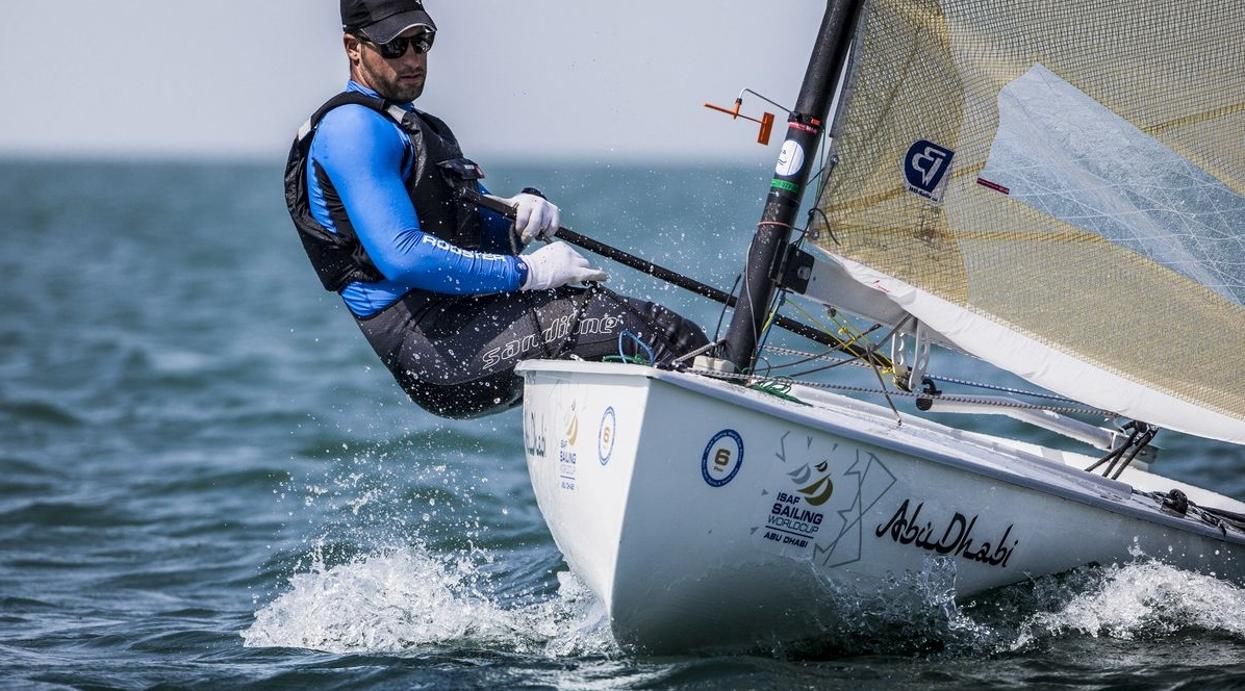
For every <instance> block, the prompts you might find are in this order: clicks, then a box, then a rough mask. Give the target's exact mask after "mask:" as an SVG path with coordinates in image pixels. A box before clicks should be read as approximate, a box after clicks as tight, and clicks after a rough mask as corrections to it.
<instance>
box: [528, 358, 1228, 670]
mask: <svg viewBox="0 0 1245 691" xmlns="http://www.w3.org/2000/svg"><path fill="white" fill-rule="evenodd" d="M521 372H522V374H523V376H524V377H525V382H526V384H525V394H524V396H525V398H524V436H525V446H526V448H527V459H528V467H529V471H530V474H531V480H532V485H533V487H534V488H535V492H536V497H537V500H538V502H539V505H540V509H541V512H542V513H543V515H544V517H545V520H546V522H547V523H548V525H549V528H550V531H551V532H552V534H553V537H554V539H555V541H556V542H557V544H558V547H559V549H561V551H562V553H563V555H564V556H565V558H566V560H567V562H568V563H569V565H570V566H571V568H572V570H573V571H574V572H575V573H576V574H577V575H578V576H579V577H580V578H581V579H582V580H583V581H584V582H585V583H586V584H587V585H588V586H589V587H590V588H591V589H592V590H593V592H594V593H595V594H596V595H597V596H598V597H599V598H600V599H601V601H602V602H603V603H604V605H605V607H606V608H607V609H608V612H609V616H610V622H611V626H612V628H613V631H614V634H615V636H616V638H618V640H619V641H620V642H622V643H624V644H630V645H634V646H638V647H641V648H645V649H647V650H650V651H654V652H657V651H666V650H682V649H689V648H699V647H719V646H731V645H736V644H739V643H745V644H746V643H755V642H757V641H759V640H793V639H802V638H810V637H817V636H818V635H819V634H820V633H822V632H824V631H826V630H827V629H828V628H832V627H834V626H835V625H836V623H837V621H838V619H839V618H840V617H844V616H848V615H850V614H853V612H849V611H846V610H845V609H844V608H845V607H846V606H847V605H846V603H849V602H860V601H861V600H860V598H865V600H864V601H865V602H868V601H869V598H871V597H877V596H882V597H885V598H888V599H892V600H893V599H895V598H904V597H907V596H913V597H917V595H916V594H915V592H914V591H913V588H912V586H911V584H912V583H915V582H916V581H918V580H920V579H921V578H922V574H924V577H926V578H927V577H928V575H929V574H930V573H931V571H936V572H938V573H940V574H943V575H948V576H950V577H951V578H952V579H953V583H954V589H955V594H956V596H957V597H965V596H969V595H972V594H975V593H979V592H981V591H985V590H989V589H991V588H996V587H999V586H1002V585H1006V584H1009V583H1014V582H1017V581H1020V580H1023V579H1026V578H1028V577H1032V576H1039V575H1044V574H1051V573H1058V572H1062V571H1066V570H1068V569H1072V568H1075V567H1077V566H1081V565H1085V564H1090V563H1100V564H1106V563H1115V562H1126V561H1129V560H1133V559H1137V558H1155V559H1159V560H1162V561H1164V562H1168V563H1171V564H1174V565H1176V566H1179V567H1181V568H1185V569H1190V570H1197V571H1203V572H1211V573H1215V574H1217V575H1219V576H1221V577H1226V578H1229V579H1232V580H1236V581H1242V580H1245V558H1243V555H1245V536H1242V535H1241V534H1239V533H1236V532H1234V531H1231V530H1229V531H1227V532H1226V533H1225V532H1224V531H1221V530H1220V529H1218V528H1215V527H1212V526H1210V525H1208V524H1206V523H1204V522H1203V521H1201V520H1199V519H1196V518H1193V517H1186V516H1181V515H1177V514H1175V513H1173V512H1170V511H1163V510H1160V508H1159V502H1158V501H1156V500H1154V499H1152V498H1150V497H1147V496H1143V495H1140V494H1137V493H1134V491H1133V489H1134V488H1136V489H1138V490H1159V491H1163V492H1166V491H1167V490H1168V489H1170V488H1173V487H1178V488H1180V489H1182V490H1184V491H1185V492H1186V493H1188V495H1189V497H1190V498H1191V499H1193V500H1194V501H1196V502H1202V503H1206V504H1209V505H1213V506H1215V507H1217V508H1223V509H1228V510H1233V511H1245V505H1241V504H1240V503H1239V502H1235V501H1233V500H1230V499H1227V498H1224V497H1219V496H1218V495H1213V494H1212V493H1209V492H1206V491H1205V490H1198V489H1197V488H1192V487H1189V486H1187V485H1182V484H1180V483H1177V482H1174V481H1171V480H1167V479H1164V478H1159V477H1157V476H1154V475H1151V474H1149V473H1145V472H1141V471H1136V470H1131V469H1130V470H1129V471H1128V473H1126V474H1125V476H1124V477H1123V478H1122V480H1126V481H1128V484H1126V483H1125V482H1114V481H1110V480H1106V479H1104V478H1102V477H1099V476H1096V475H1090V474H1087V473H1085V472H1083V471H1082V470H1079V469H1078V468H1076V467H1073V466H1072V465H1070V464H1072V463H1078V464H1080V465H1082V466H1083V465H1085V464H1086V463H1084V462H1083V461H1086V460H1087V459H1085V458H1083V457H1079V456H1076V455H1074V454H1067V453H1064V452H1059V451H1053V450H1049V449H1040V448H1038V447H1032V446H1029V445H1025V444H1022V443H1017V442H1012V441H1010V440H1005V439H998V438H993V437H988V436H985V435H979V434H973V433H968V432H963V431H960V430H955V429H951V428H947V427H944V426H941V425H937V424H935V423H931V422H928V421H925V420H921V419H919V418H914V417H907V418H905V422H904V424H903V425H897V424H896V423H895V420H894V417H893V415H891V413H890V411H889V410H887V409H882V408H879V407H877V406H872V405H870V404H866V403H862V402H859V401H854V400H851V399H847V398H842V397H837V396H830V395H827V394H824V393H821V392H817V391H813V390H807V389H805V390H797V391H796V392H795V393H796V394H797V395H799V396H800V397H801V398H802V399H803V400H816V401H817V403H818V406H817V407H809V406H804V405H800V404H797V403H792V402H787V401H783V400H780V399H778V398H775V397H773V396H769V395H767V394H762V393H758V392H755V391H750V390H747V389H743V388H742V387H738V386H733V385H729V384H725V383H721V382H716V381H712V380H708V379H705V378H703V377H696V376H692V375H685V374H678V373H671V372H659V371H657V370H653V369H649V368H643V367H635V366H627V365H602V364H591V363H581V362H530V363H525V364H524V365H523V366H522V367H521Z"/></svg>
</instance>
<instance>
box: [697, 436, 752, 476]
mask: <svg viewBox="0 0 1245 691" xmlns="http://www.w3.org/2000/svg"><path fill="white" fill-rule="evenodd" d="M743 464H744V440H743V437H740V436H739V432H736V431H735V430H733V429H724V430H722V431H721V432H718V433H717V434H715V435H713V438H712V439H710V440H709V444H708V445H707V446H705V452H704V454H702V455H701V457H700V475H701V477H703V478H704V479H705V482H706V483H708V485H709V486H710V487H723V486H725V485H726V484H727V483H729V482H730V481H731V480H734V479H735V476H736V475H738V474H739V468H740V467H741V466H742V465H743Z"/></svg>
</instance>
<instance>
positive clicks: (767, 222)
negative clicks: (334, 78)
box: [720, 0, 863, 372]
mask: <svg viewBox="0 0 1245 691" xmlns="http://www.w3.org/2000/svg"><path fill="white" fill-rule="evenodd" d="M862 1H863V0H828V2H827V3H826V14H825V17H823V18H822V20H821V29H820V31H818V34H817V43H816V44H815V45H814V46H813V55H812V57H811V58H810V59H809V63H808V70H807V71H806V72H805V73H804V85H803V86H802V87H800V97H799V99H798V100H797V101H796V105H795V110H794V111H792V113H791V118H790V119H789V120H788V121H787V139H786V141H785V142H784V143H783V147H782V154H781V155H780V156H779V159H778V165H777V167H776V169H775V175H774V179H773V180H772V181H771V182H770V192H769V198H768V199H767V200H766V202H765V211H764V212H763V213H762V215H761V222H760V223H759V224H758V225H757V229H756V234H755V235H754V236H753V238H752V245H751V246H750V247H749V248H748V264H747V266H746V267H745V268H744V275H743V287H742V289H741V292H740V299H739V304H738V305H736V307H735V313H734V315H732V317H731V324H730V328H729V329H728V330H727V332H726V343H725V344H723V350H722V352H721V353H720V354H721V355H722V357H723V358H724V359H726V360H729V361H730V362H731V363H733V364H734V366H735V370H736V371H740V372H742V371H748V370H750V369H751V368H752V364H753V362H754V360H755V359H756V350H757V341H758V340H759V338H760V336H761V330H762V329H763V328H764V326H765V321H766V320H767V319H768V317H769V315H768V311H769V305H770V302H771V301H772V300H773V298H774V292H775V291H776V290H777V287H776V285H775V280H774V278H772V276H773V275H774V274H775V273H776V269H777V268H778V264H779V262H781V261H782V260H783V259H784V258H785V255H786V251H787V247H788V244H789V243H790V241H791V230H792V226H793V223H794V222H795V220H796V215H797V214H798V213H799V211H800V202H801V199H802V198H803V196H804V187H805V186H806V185H807V184H808V179H809V175H810V174H811V171H812V169H813V166H814V164H815V163H816V160H817V146H818V144H819V142H820V138H821V135H822V132H823V131H824V130H825V127H826V126H827V124H826V117H827V116H828V114H829V110H830V104H831V101H832V100H833V99H834V93H835V91H836V90H838V80H839V76H840V75H841V74H842V73H843V63H844V61H845V60H846V59H847V53H848V47H849V46H850V45H851V42H852V31H853V29H854V27H855V25H856V17H857V14H858V11H859V8H860V5H861V3H862Z"/></svg>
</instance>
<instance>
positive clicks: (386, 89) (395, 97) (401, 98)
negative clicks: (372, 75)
mask: <svg viewBox="0 0 1245 691" xmlns="http://www.w3.org/2000/svg"><path fill="white" fill-rule="evenodd" d="M380 91H381V94H380V95H381V96H384V97H385V98H387V99H389V100H390V101H393V102H395V103H410V102H411V101H414V100H416V99H418V98H419V97H420V96H422V95H423V93H424V80H423V79H420V80H418V81H403V80H402V79H401V78H400V77H399V76H398V75H394V77H393V79H392V80H388V79H386V80H383V81H382V82H381V90H380Z"/></svg>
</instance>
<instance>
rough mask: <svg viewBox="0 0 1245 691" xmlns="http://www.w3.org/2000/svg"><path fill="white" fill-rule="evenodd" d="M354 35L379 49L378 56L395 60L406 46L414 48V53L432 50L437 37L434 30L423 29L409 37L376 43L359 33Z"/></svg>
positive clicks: (404, 51) (419, 53)
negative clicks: (423, 30)
mask: <svg viewBox="0 0 1245 691" xmlns="http://www.w3.org/2000/svg"><path fill="white" fill-rule="evenodd" d="M355 36H356V37H358V38H359V40H361V41H366V42H367V43H371V44H372V45H374V46H376V49H377V50H378V51H380V56H381V57H382V58H384V59H386V60H397V59H398V58H400V57H402V56H403V55H406V51H407V49H408V48H414V49H415V54H416V55H423V54H424V53H427V52H428V51H430V50H432V43H433V41H435V40H436V38H437V34H436V32H433V31H425V32H423V33H420V34H417V35H415V36H411V37H410V38H401V37H398V38H395V39H393V40H392V41H390V42H388V43H377V42H375V41H373V40H370V39H368V38H367V37H365V36H363V35H362V34H361V33H359V34H355Z"/></svg>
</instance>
